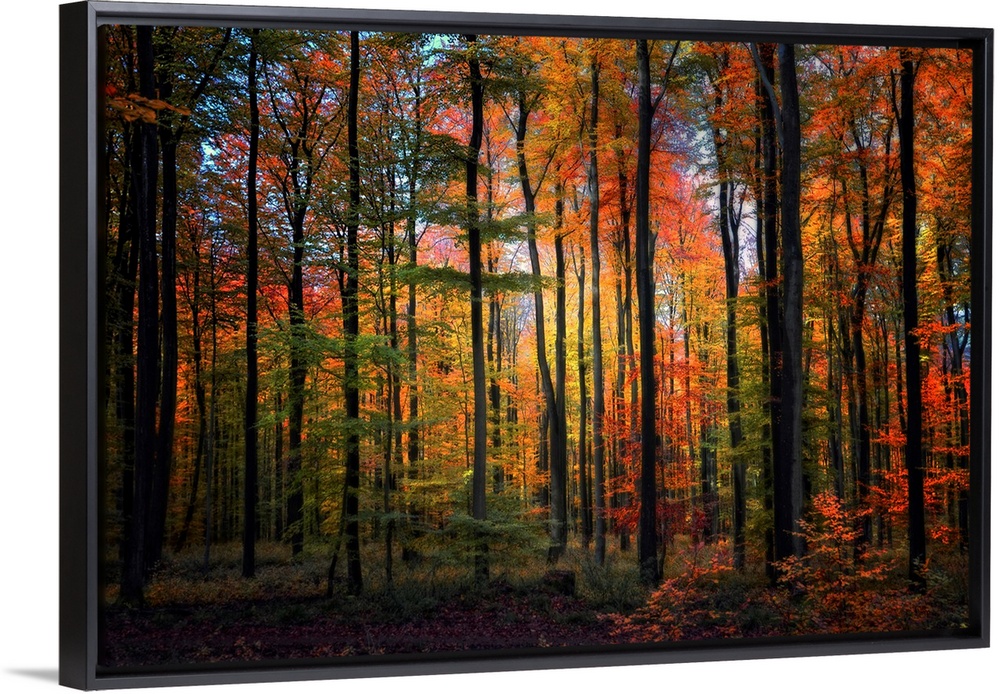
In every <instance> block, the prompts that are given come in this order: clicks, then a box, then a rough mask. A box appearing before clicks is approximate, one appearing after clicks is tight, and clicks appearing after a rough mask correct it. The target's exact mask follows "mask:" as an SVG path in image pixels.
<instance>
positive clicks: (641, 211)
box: [595, 39, 660, 585]
mask: <svg viewBox="0 0 1000 694" xmlns="http://www.w3.org/2000/svg"><path fill="white" fill-rule="evenodd" d="M636 60H637V62H638V68H639V90H638V92H639V93H638V99H639V146H638V153H639V156H638V169H637V172H636V184H635V198H636V201H635V226H636V231H635V241H636V242H635V272H636V288H637V296H638V299H639V375H640V378H641V379H642V386H641V388H642V400H641V410H640V437H641V441H642V459H641V467H640V472H639V490H638V491H639V575H640V578H641V579H642V582H643V583H645V584H647V585H653V584H656V583H659V580H660V565H659V562H658V561H657V544H658V542H657V532H656V530H657V528H656V383H655V380H654V357H655V354H654V350H655V328H656V324H655V315H654V307H653V302H654V293H653V274H652V267H651V264H652V248H650V237H651V229H650V226H649V173H650V171H649V169H650V146H651V135H652V124H653V111H654V109H653V102H652V96H651V91H650V79H649V46H648V43H647V41H646V39H639V40H637V41H636ZM595 390H596V388H595Z"/></svg>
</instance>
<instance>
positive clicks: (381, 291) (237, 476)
mask: <svg viewBox="0 0 1000 694" xmlns="http://www.w3.org/2000/svg"><path fill="white" fill-rule="evenodd" d="M101 41H102V43H103V49H102V50H103V55H102V61H103V63H102V69H103V74H102V79H101V80H100V83H101V87H100V88H101V90H102V94H101V96H102V102H103V103H102V109H101V110H102V117H103V122H102V128H101V130H100V133H99V138H100V140H101V145H102V150H101V158H102V161H101V162H100V164H101V166H100V171H101V174H100V176H101V177H100V180H99V183H100V208H101V209H100V214H99V217H100V225H99V226H100V228H99V234H100V236H101V244H100V245H101V252H102V256H103V258H102V262H103V267H102V272H103V278H104V284H103V290H102V291H101V294H102V296H101V297H100V302H101V317H102V322H101V325H102V333H101V334H100V335H99V338H98V339H99V341H100V343H101V344H100V348H101V350H102V359H101V363H102V366H103V367H104V373H103V375H102V377H103V382H102V384H101V385H102V391H101V392H102V395H103V401H102V402H101V405H100V410H99V412H100V414H99V417H100V420H101V422H100V431H101V436H102V441H101V482H102V488H101V490H100V504H101V516H102V517H101V531H100V534H101V537H100V540H101V542H100V544H101V560H102V561H101V567H100V572H101V582H102V586H101V591H102V594H101V596H100V598H99V602H100V623H99V656H98V664H99V666H100V667H101V668H103V669H104V670H105V671H107V672H116V671H118V672H124V671H148V670H152V671H155V670H157V669H159V670H163V669H166V668H176V667H178V666H192V665H194V666H204V665H208V664H218V663H223V664H229V665H234V664H235V665H240V666H245V665H248V664H255V663H256V664H268V663H274V662H278V661H281V662H287V661H297V662H309V663H316V662H334V663H337V662H344V660H345V658H346V659H354V658H361V659H366V658H368V659H374V662H378V659H379V658H384V657H387V656H407V655H408V656H411V657H412V656H413V655H414V654H435V655H457V654H469V653H478V654H481V655H490V654H512V653H513V654H518V653H538V652H539V650H542V649H544V651H545V652H560V650H562V651H565V652H588V651H594V652H596V651H601V652H608V651H609V650H613V649H616V648H623V649H627V648H635V647H636V646H637V645H647V646H648V645H652V644H657V645H661V644H662V645H665V646H666V645H669V644H676V643H692V642H703V643H720V642H724V643H728V642H729V641H731V640H739V639H755V640H759V639H766V638H768V637H799V636H810V637H814V636H830V635H855V636H862V635H879V634H886V633H894V634H942V633H960V632H961V631H962V630H963V629H966V628H967V627H969V625H970V623H971V621H972V617H971V614H970V544H974V543H975V542H978V541H981V538H976V537H975V535H974V534H975V532H976V528H978V527H980V526H979V525H977V521H976V520H975V519H972V521H971V522H970V491H974V490H970V459H971V457H972V456H971V453H970V446H971V441H972V437H973V436H978V437H981V436H982V435H983V432H976V431H972V430H971V419H972V418H971V414H970V400H971V395H972V392H971V391H972V388H974V387H975V388H978V387H980V386H979V385H975V379H973V378H971V376H970V373H971V371H972V370H973V369H980V368H982V365H981V364H972V363H971V354H972V340H973V339H974V338H973V336H972V322H973V321H972V315H973V288H972V267H973V263H974V262H976V261H975V259H974V258H973V257H972V248H973V245H974V243H973V233H974V224H973V212H972V210H973V62H972V50H970V49H963V48H940V47H912V46H873V45H827V44H822V45H821V44H774V43H754V42H740V41H729V42H702V41H691V40H676V39H671V38H668V37H667V38H662V39H657V40H653V39H643V38H639V39H636V38H627V37H621V38H614V37H607V38H603V37H602V38H594V37H585V38H581V37H571V36H537V35H526V36H509V35H493V34H431V33H393V32H383V31H364V30H346V29H345V30H343V31H334V30H327V31H322V30H290V29H273V28H269V29H265V28H259V29H258V28H225V27H195V26H155V27H153V26H127V25H115V24H112V25H108V26H104V27H102V28H101ZM976 97H977V98H979V95H978V94H977V95H976ZM975 310H976V311H977V314H976V315H977V318H978V319H980V320H981V313H978V312H980V311H981V310H982V307H981V306H978V305H977V306H976V307H975ZM979 464H981V463H979ZM973 515H974V514H973Z"/></svg>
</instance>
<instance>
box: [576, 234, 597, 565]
mask: <svg viewBox="0 0 1000 694" xmlns="http://www.w3.org/2000/svg"><path fill="white" fill-rule="evenodd" d="M579 252H580V264H579V266H576V267H575V268H574V269H575V270H576V286H577V296H578V297H579V298H578V301H577V313H576V364H577V380H578V381H579V382H580V433H579V435H578V437H577V448H578V450H577V474H578V477H579V480H580V482H579V489H580V492H579V494H580V526H581V529H582V536H583V547H584V549H589V548H590V542H591V540H592V539H593V536H594V535H593V534H594V521H593V518H592V510H593V507H592V506H591V494H590V483H589V480H588V479H587V362H586V356H585V351H584V340H583V336H584V329H583V323H584V309H585V303H586V302H585V299H586V285H585V278H586V274H587V261H586V257H585V255H584V252H583V246H582V245H581V246H580V248H579ZM574 265H575V264H574Z"/></svg>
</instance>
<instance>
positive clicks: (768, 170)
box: [756, 43, 784, 582]
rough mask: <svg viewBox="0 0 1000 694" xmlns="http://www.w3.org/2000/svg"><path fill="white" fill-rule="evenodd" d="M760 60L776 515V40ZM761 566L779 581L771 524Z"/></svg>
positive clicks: (767, 491) (763, 48) (769, 475)
mask: <svg viewBox="0 0 1000 694" xmlns="http://www.w3.org/2000/svg"><path fill="white" fill-rule="evenodd" d="M756 50H758V51H759V54H760V60H761V67H760V70H761V74H760V76H759V77H760V80H759V89H758V94H759V97H758V98H759V99H760V101H761V107H760V119H761V153H762V155H763V157H762V158H763V164H764V171H763V189H764V193H763V195H764V200H763V212H764V220H763V241H764V254H763V255H764V285H765V289H764V294H765V313H766V316H767V353H766V354H765V355H764V356H765V359H766V368H767V371H768V378H767V383H768V405H767V410H768V412H767V414H768V417H767V419H766V420H765V421H767V423H768V428H769V434H770V437H769V439H768V440H767V443H768V450H767V452H766V459H765V465H764V475H763V478H764V480H763V481H764V511H765V512H766V513H768V514H769V515H771V516H773V515H774V494H775V482H774V476H775V470H776V467H775V466H776V465H777V455H778V451H777V449H778V446H779V444H780V443H781V441H782V438H781V437H782V432H781V428H782V422H781V378H780V372H781V363H782V349H783V344H782V341H781V335H782V333H783V332H784V328H783V319H782V314H781V311H782V308H781V306H782V302H781V290H780V286H779V279H778V164H777V139H778V135H777V127H776V123H775V119H776V111H775V109H776V108H777V100H776V99H774V100H772V99H771V98H770V95H769V94H768V92H769V91H771V90H772V89H773V88H772V85H773V84H774V78H775V75H774V53H775V50H774V44H770V43H763V44H758V45H757V46H756ZM764 555H765V570H766V572H767V575H768V577H769V578H770V579H771V581H772V582H774V581H777V578H778V574H777V571H776V570H775V564H774V561H775V535H774V525H773V524H771V525H769V527H767V528H766V529H765V531H764Z"/></svg>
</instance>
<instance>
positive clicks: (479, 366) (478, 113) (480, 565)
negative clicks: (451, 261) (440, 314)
mask: <svg viewBox="0 0 1000 694" xmlns="http://www.w3.org/2000/svg"><path fill="white" fill-rule="evenodd" d="M465 40H466V43H467V44H468V48H469V58H468V65H469V80H470V88H471V95H472V98H471V101H472V104H471V105H472V132H471V134H470V137H469V146H468V149H467V151H466V157H465V199H466V230H467V231H468V234H469V279H470V283H471V297H470V298H471V306H470V309H471V318H472V386H473V399H474V415H473V422H474V426H475V429H474V433H473V457H472V461H473V462H472V517H473V519H474V520H476V521H478V522H480V523H485V522H486V444H487V440H486V435H487V412H486V362H485V358H484V354H483V263H482V240H481V237H480V229H479V195H478V182H479V181H478V178H479V171H478V169H479V150H480V148H481V147H482V144H483V76H482V72H481V71H480V68H479V57H478V55H476V48H477V45H476V41H477V39H476V36H475V34H470V35H467V36H466V37H465ZM477 534H479V537H477V538H476V541H475V545H476V548H475V576H476V581H477V582H479V583H485V581H486V580H487V579H488V578H489V561H488V556H487V552H488V547H487V543H486V538H485V537H484V536H483V535H482V531H481V530H480V531H478V533H477Z"/></svg>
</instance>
